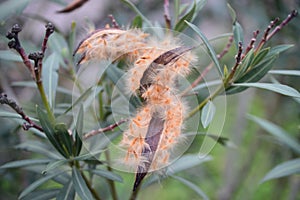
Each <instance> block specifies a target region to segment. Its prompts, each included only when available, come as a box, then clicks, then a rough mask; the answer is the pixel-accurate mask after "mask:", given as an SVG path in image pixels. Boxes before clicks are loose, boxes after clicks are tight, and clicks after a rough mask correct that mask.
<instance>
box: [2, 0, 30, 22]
mask: <svg viewBox="0 0 300 200" xmlns="http://www.w3.org/2000/svg"><path fill="white" fill-rule="evenodd" d="M30 1H31V0H22V1H20V0H7V1H5V2H4V3H1V4H0V5H1V6H0V20H1V23H3V21H5V20H7V19H8V18H9V17H10V16H12V15H20V14H21V13H22V12H23V10H24V9H25V8H26V7H27V5H28V3H29V2H30Z"/></svg>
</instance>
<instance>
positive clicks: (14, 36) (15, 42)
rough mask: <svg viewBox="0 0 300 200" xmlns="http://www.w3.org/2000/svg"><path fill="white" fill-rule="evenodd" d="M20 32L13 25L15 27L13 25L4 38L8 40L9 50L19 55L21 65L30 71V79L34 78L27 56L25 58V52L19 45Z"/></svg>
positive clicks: (18, 28)
mask: <svg viewBox="0 0 300 200" xmlns="http://www.w3.org/2000/svg"><path fill="white" fill-rule="evenodd" d="M21 31H22V28H21V27H20V26H19V25H18V24H15V25H13V27H12V28H11V30H10V31H8V32H7V34H6V37H7V38H8V39H9V40H10V41H9V43H8V47H9V48H11V49H15V50H16V51H17V52H18V53H19V54H20V56H21V58H22V60H23V63H24V64H25V66H26V67H27V68H28V70H29V71H30V73H31V76H32V78H34V70H33V66H32V64H31V62H30V60H29V59H28V56H27V54H26V52H25V50H24V49H23V47H22V45H21V43H20V40H19V33H20V32H21Z"/></svg>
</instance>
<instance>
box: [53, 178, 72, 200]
mask: <svg viewBox="0 0 300 200" xmlns="http://www.w3.org/2000/svg"><path fill="white" fill-rule="evenodd" d="M74 198H75V189H74V186H73V182H72V181H69V183H68V184H66V185H64V187H63V188H62V189H61V190H60V191H59V193H58V194H57V196H56V200H74Z"/></svg>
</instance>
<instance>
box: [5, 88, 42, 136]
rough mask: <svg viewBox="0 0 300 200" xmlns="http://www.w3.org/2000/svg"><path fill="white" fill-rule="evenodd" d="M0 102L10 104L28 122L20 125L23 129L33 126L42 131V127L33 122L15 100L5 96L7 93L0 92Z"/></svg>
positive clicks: (26, 129)
mask: <svg viewBox="0 0 300 200" xmlns="http://www.w3.org/2000/svg"><path fill="white" fill-rule="evenodd" d="M0 103H1V104H6V105H8V106H10V107H11V108H12V109H13V110H14V111H16V113H18V114H19V115H20V116H21V117H22V119H24V120H25V121H26V122H27V123H28V124H26V123H24V124H23V126H22V127H23V129H24V130H25V131H28V130H29V129H30V128H35V129H38V130H39V131H42V132H43V128H42V127H40V126H39V125H37V124H36V123H34V122H33V121H32V120H31V119H30V118H29V117H28V116H27V115H26V114H25V113H24V111H23V109H22V108H21V107H20V106H19V105H18V104H17V103H16V101H15V100H13V99H10V98H8V97H7V94H4V93H2V94H0Z"/></svg>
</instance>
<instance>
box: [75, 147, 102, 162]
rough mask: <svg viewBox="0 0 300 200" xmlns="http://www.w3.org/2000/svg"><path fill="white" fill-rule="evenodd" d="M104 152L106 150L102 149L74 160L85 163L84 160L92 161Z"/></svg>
mask: <svg viewBox="0 0 300 200" xmlns="http://www.w3.org/2000/svg"><path fill="white" fill-rule="evenodd" d="M104 151H105V150H104V149H100V150H96V151H90V152H89V153H87V154H83V155H80V156H76V157H74V158H73V159H74V160H79V161H84V160H87V159H90V158H92V157H96V156H97V155H99V154H101V153H103V152H104Z"/></svg>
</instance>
